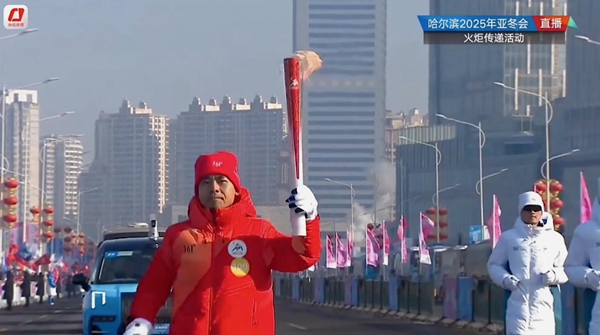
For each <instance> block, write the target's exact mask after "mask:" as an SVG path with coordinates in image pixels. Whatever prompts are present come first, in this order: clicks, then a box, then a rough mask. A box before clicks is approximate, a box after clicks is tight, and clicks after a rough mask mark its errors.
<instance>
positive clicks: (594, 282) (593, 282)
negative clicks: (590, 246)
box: [585, 270, 600, 291]
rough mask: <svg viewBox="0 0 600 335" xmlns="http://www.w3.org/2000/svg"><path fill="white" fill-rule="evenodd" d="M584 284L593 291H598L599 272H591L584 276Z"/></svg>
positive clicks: (599, 288)
mask: <svg viewBox="0 0 600 335" xmlns="http://www.w3.org/2000/svg"><path fill="white" fill-rule="evenodd" d="M585 282H586V283H587V284H588V286H589V288H591V289H592V290H594V291H600V272H598V271H596V270H592V271H590V272H588V274H586V275H585Z"/></svg>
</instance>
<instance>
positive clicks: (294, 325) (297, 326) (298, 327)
mask: <svg viewBox="0 0 600 335" xmlns="http://www.w3.org/2000/svg"><path fill="white" fill-rule="evenodd" d="M288 326H290V327H292V328H296V329H299V330H308V328H306V327H302V326H299V325H297V324H294V323H288Z"/></svg>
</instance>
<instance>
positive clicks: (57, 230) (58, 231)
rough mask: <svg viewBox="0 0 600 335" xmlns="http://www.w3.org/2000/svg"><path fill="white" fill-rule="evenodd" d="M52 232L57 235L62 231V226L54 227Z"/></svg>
mask: <svg viewBox="0 0 600 335" xmlns="http://www.w3.org/2000/svg"><path fill="white" fill-rule="evenodd" d="M53 231H54V234H56V235H58V234H60V233H61V232H62V228H61V227H54V230H53Z"/></svg>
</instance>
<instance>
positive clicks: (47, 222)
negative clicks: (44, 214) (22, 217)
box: [42, 220, 54, 227]
mask: <svg viewBox="0 0 600 335" xmlns="http://www.w3.org/2000/svg"><path fill="white" fill-rule="evenodd" d="M42 224H43V225H44V226H46V227H52V226H54V221H52V220H46V221H44V222H42Z"/></svg>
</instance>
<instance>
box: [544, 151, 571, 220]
mask: <svg viewBox="0 0 600 335" xmlns="http://www.w3.org/2000/svg"><path fill="white" fill-rule="evenodd" d="M577 152H579V149H573V150H571V151H569V152H565V153H563V154H560V155H556V156H552V157H550V158H549V159H548V160H546V161H545V162H543V163H542V166H540V174H541V175H542V178H543V179H545V180H546V181H548V183H547V185H546V206H548V208H546V210H549V209H550V162H551V161H553V160H555V159H557V158H561V157H565V156H569V155H572V154H574V153H577Z"/></svg>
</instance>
